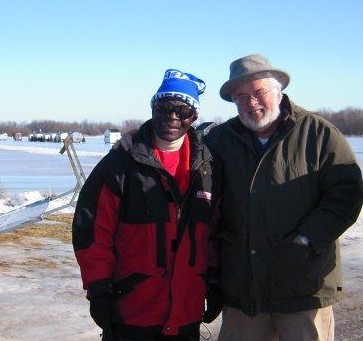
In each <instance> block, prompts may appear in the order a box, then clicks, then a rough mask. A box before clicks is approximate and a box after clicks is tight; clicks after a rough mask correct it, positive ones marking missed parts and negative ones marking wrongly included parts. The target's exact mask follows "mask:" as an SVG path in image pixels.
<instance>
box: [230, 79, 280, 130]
mask: <svg viewBox="0 0 363 341" xmlns="http://www.w3.org/2000/svg"><path fill="white" fill-rule="evenodd" d="M232 98H233V102H234V103H235V104H236V106H237V109H238V114H239V117H240V119H241V122H242V123H243V124H244V125H245V126H246V127H247V128H249V129H251V130H253V131H254V132H256V134H257V135H258V136H260V137H270V136H271V135H272V134H273V132H274V131H275V129H276V126H277V119H278V117H279V115H280V108H279V105H280V102H281V99H282V93H281V90H280V89H279V88H278V87H277V85H276V84H275V83H274V82H271V79H269V78H263V79H257V80H253V81H250V82H248V83H245V84H242V85H239V86H238V87H236V88H235V89H234V91H233V93H232Z"/></svg>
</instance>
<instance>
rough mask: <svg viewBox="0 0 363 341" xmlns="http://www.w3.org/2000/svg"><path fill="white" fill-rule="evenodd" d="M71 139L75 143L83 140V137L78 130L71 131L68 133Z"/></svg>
mask: <svg viewBox="0 0 363 341" xmlns="http://www.w3.org/2000/svg"><path fill="white" fill-rule="evenodd" d="M70 136H71V138H72V141H73V142H75V143H80V142H84V137H83V135H82V134H81V133H78V132H76V131H75V132H73V133H71V134H70Z"/></svg>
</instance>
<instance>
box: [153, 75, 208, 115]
mask: <svg viewBox="0 0 363 341" xmlns="http://www.w3.org/2000/svg"><path fill="white" fill-rule="evenodd" d="M204 90H205V83H204V82H203V81H202V80H201V79H199V78H197V77H195V76H193V75H192V74H190V73H186V72H182V71H179V70H175V69H169V70H166V71H165V75H164V79H163V82H162V83H161V85H160V88H159V89H158V91H157V92H156V94H155V95H154V96H153V97H152V99H151V107H153V105H154V103H155V101H157V100H159V99H164V98H168V97H171V98H174V99H176V100H181V101H183V102H184V103H186V104H187V105H189V106H190V107H191V108H193V109H194V110H195V112H196V114H197V115H198V113H199V109H200V107H199V95H201V94H202V93H203V92H204Z"/></svg>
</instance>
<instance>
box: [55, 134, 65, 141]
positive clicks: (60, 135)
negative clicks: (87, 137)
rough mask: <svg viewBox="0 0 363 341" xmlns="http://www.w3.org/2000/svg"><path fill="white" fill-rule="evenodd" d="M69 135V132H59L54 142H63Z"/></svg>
mask: <svg viewBox="0 0 363 341" xmlns="http://www.w3.org/2000/svg"><path fill="white" fill-rule="evenodd" d="M67 137H68V133H65V132H63V133H57V135H56V136H55V139H54V142H63V141H64V140H65V139H66V138H67Z"/></svg>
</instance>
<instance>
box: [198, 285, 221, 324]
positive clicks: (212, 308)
mask: <svg viewBox="0 0 363 341" xmlns="http://www.w3.org/2000/svg"><path fill="white" fill-rule="evenodd" d="M205 300H206V301H207V310H206V311H205V312H204V314H203V318H202V322H204V323H211V322H213V321H214V320H215V319H216V318H217V317H218V315H219V314H220V313H221V311H222V308H223V296H222V292H221V289H220V287H219V285H216V284H213V285H210V287H209V288H208V290H207V294H206V297H205Z"/></svg>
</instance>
